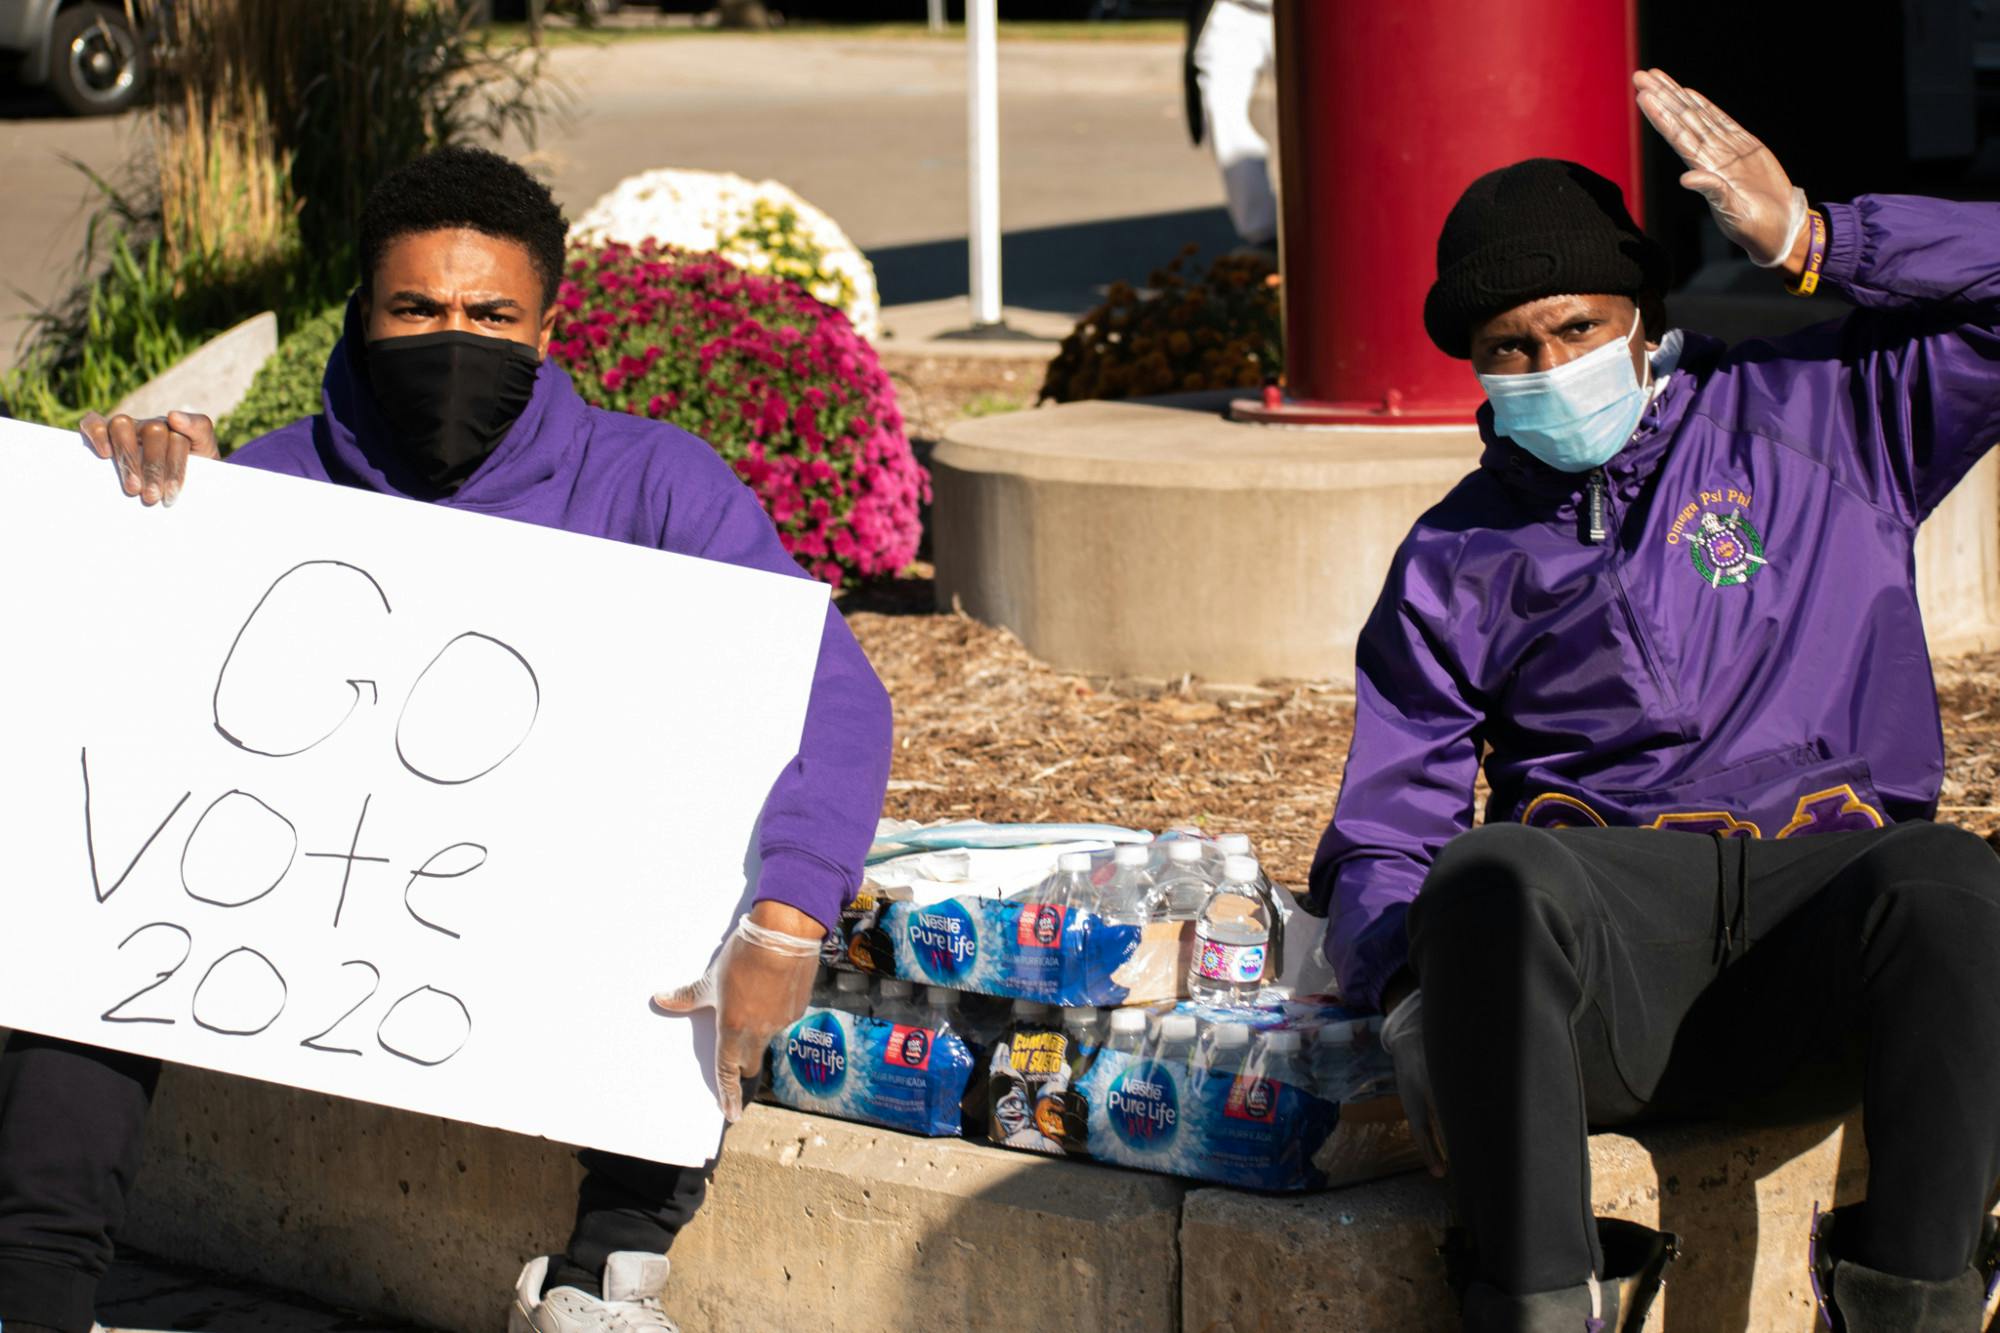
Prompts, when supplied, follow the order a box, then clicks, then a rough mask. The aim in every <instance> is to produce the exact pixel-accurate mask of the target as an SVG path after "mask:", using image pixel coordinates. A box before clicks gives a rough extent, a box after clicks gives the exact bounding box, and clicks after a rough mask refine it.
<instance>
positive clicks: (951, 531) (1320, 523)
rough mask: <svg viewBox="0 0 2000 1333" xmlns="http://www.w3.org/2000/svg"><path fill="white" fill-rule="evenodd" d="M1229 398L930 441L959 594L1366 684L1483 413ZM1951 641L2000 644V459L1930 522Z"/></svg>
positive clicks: (1148, 660) (1065, 663) (1216, 671)
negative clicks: (1230, 413) (1349, 408)
mask: <svg viewBox="0 0 2000 1333" xmlns="http://www.w3.org/2000/svg"><path fill="white" fill-rule="evenodd" d="M1221 402H1222V399H1220V398H1217V397H1215V396H1212V395H1210V396H1201V397H1189V398H1184V399H1163V400H1156V401H1151V402H1087V403H1071V404H1066V405H1064V406H1060V407H1054V408H1045V409H1041V410H1037V411H1030V412H1017V413H1012V414H1009V415H1006V416H998V417H988V418H984V419H980V420H975V421H965V422H960V423H959V424H957V425H955V426H953V427H952V428H951V429H950V430H949V431H948V432H947V433H946V436H945V439H944V441H943V443H941V444H940V445H939V446H938V448H937V451H936V453H935V454H934V455H933V458H932V463H931V468H932V482H933V486H934V488H935V492H936V502H935V507H934V509H933V511H932V513H933V518H932V538H931V545H932V549H933V552H934V554H935V558H936V564H937V589H938V601H939V605H940V606H941V607H954V606H956V607H960V608H962V609H963V610H964V611H965V612H966V613H967V614H969V615H972V616H974V617H976V618H978V619H980V620H983V621H986V622H987V623H988V624H994V625H1003V626H1005V627H1006V628H1008V629H1010V630H1012V631H1013V632H1014V633H1015V635H1017V636H1018V637H1019V638H1020V640H1021V642H1022V643H1023V644H1024V645H1025V646H1026V647H1027V649H1028V651H1029V652H1031V653H1033V654H1034V655H1035V656H1037V657H1039V658H1041V659H1042V660H1044V661H1046V662H1048V663H1049V664H1050V665H1052V666H1054V667H1056V668H1058V669H1059V670H1064V671H1076V672H1081V673H1085V674H1089V675H1110V676H1138V677H1153V678H1158V679H1165V680H1177V679H1179V678H1180V677H1181V676H1182V675H1183V674H1184V673H1192V674H1193V675H1195V676H1198V677H1200V678H1202V679H1204V680H1207V681H1211V682H1218V683H1229V684H1254V683H1255V682H1257V681H1260V680H1268V679H1272V678H1284V677H1289V678H1298V679H1307V680H1330V681H1335V682H1338V683H1341V684H1347V685H1351V684H1352V683H1353V680H1354V643H1355V639H1356V637H1357V636H1358V635H1359V633H1360V630H1361V626H1362V624H1363V622H1364V621H1366V619H1367V617H1368V612H1369V610H1370V608H1372V607H1373V605H1374V602H1375V597H1376V594H1377V593H1378V592H1379V591H1380V590H1381V586H1382V579H1383V576H1384V574H1385V573H1386V572H1387V570H1388V568H1389V560H1390V557H1391V556H1392V555H1393V554H1394V552H1395V550H1396V548H1397V546H1398V545H1399V544H1401V542H1402V540H1403V538H1404V536H1405V535H1406V534H1407V533H1408V532H1409V529H1410V525H1411V524H1412V523H1413V522H1415V521H1416V519H1417V517H1418V515H1420V514H1422V513H1423V511H1424V510H1426V509H1428V508H1429V507H1430V506H1431V505H1432V504H1434V503H1436V502H1437V501H1438V500H1439V499H1440V498H1441V497H1442V496H1443V495H1444V494H1445V492H1446V491H1447V490H1449V489H1450V488H1451V486H1452V485H1453V484H1454V483H1455V482H1457V481H1458V479H1459V478H1460V477H1462V476H1464V475H1465V474H1466V473H1467V472H1468V471H1470V470H1471V469H1472V468H1473V467H1474V466H1475V465H1476V464H1477V462H1478V458H1479V448H1480V446H1479V440H1478V436H1477V434H1476V433H1475V432H1474V431H1473V430H1472V429H1471V428H1469V427H1451V428H1443V429H1412V428H1400V429H1393V430H1389V429H1381V428H1369V427H1354V428H1336V429H1331V430H1292V429H1285V428H1280V427H1269V426H1245V425H1237V424H1234V423H1232V422H1229V421H1227V420H1224V419H1223V418H1222V417H1221V415H1220V414H1219V408H1220V405H1221ZM1917 588H1918V594H1919V597H1920V599H1921V601H1922V604H1923V611H1924V619H1925V623H1926V625H1927V626H1928V629H1929V634H1930V641H1931V647H1932V650H1933V651H1934V652H1939V653H1949V652H1957V651H1963V650H1967V649H1971V648H1976V647H1982V646H1989V645H1991V644H1993V643H1996V642H2000V458H1995V457H1993V456H1991V455H1989V456H1988V457H1987V458H1986V459H1985V460H1984V461H1983V462H1981V463H1980V464H1979V466H1978V467H1976V468H1974V469H1973V471H1972V472H1971V473H1970V474H1969V475H1968V476H1967V477H1966V479H1965V480H1964V481H1963V482H1962V483H1960V485H1959V487H1958V488H1957V490H1955V491H1954V492H1953V493H1952V495H1951V498H1950V499H1948V500H1947V501H1946V502H1945V503H1944V505H1942V506H1941V507H1940V508H1939V509H1938V511H1937V512H1936V513H1935V514H1933V515H1932V516H1931V518H1930V520H1929V521H1928V522H1927V523H1925V525H1924V527H1923V529H1922V530H1921V532H1920V533H1919V536H1918V541H1917Z"/></svg>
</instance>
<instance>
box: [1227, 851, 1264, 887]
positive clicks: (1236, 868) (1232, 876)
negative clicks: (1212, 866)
mask: <svg viewBox="0 0 2000 1333" xmlns="http://www.w3.org/2000/svg"><path fill="white" fill-rule="evenodd" d="M1258 874H1259V872H1258V870H1257V858H1256V857H1254V856H1232V857H1230V858H1229V859H1228V860H1226V861H1224V862H1223V863H1222V877H1223V878H1224V879H1226V880H1228V881H1229V882H1230V883H1231V884H1255V883H1256V882H1257V879H1258Z"/></svg>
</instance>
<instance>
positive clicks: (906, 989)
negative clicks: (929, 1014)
mask: <svg viewBox="0 0 2000 1333" xmlns="http://www.w3.org/2000/svg"><path fill="white" fill-rule="evenodd" d="M916 990H917V988H916V987H915V986H913V985H911V984H910V983H909V982H907V981H899V980H897V979H896V978H894V977H884V978H883V979H882V984H881V986H880V987H879V988H878V989H877V990H876V992H875V1017H877V1018H879V1019H881V1020H882V1021H883V1022H885V1023H898V1024H901V1025H902V1026H903V1027H906V1028H920V1027H923V1026H924V1014H923V1011H922V1010H920V1009H918V1008H917V1001H916Z"/></svg>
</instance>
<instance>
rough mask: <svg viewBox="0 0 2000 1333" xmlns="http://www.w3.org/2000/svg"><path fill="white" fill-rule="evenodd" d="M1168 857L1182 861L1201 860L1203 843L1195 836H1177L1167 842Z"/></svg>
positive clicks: (1170, 859) (1171, 859)
mask: <svg viewBox="0 0 2000 1333" xmlns="http://www.w3.org/2000/svg"><path fill="white" fill-rule="evenodd" d="M1167 859H1168V860H1169V861H1180V862H1186V861H1199V860H1201V844H1200V843H1198V842H1196V841H1195V840H1194V839H1193V838H1175V839H1174V840H1173V841H1172V842H1170V843H1168V844H1167Z"/></svg>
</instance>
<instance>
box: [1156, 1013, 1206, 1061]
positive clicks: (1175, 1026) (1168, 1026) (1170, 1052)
mask: <svg viewBox="0 0 2000 1333" xmlns="http://www.w3.org/2000/svg"><path fill="white" fill-rule="evenodd" d="M1197 1034H1198V1028H1197V1025H1196V1023H1195V1021H1194V1015H1193V1014H1164V1015H1162V1016H1161V1018H1160V1022H1159V1025H1158V1028H1157V1029H1156V1031H1155V1033H1154V1037H1153V1058H1154V1059H1155V1060H1158V1061H1159V1062H1160V1063H1161V1064H1163V1065H1169V1066H1178V1067H1180V1068H1182V1069H1185V1068H1187V1066H1188V1063H1189V1060H1190V1058H1191V1057H1192V1056H1193V1055H1194V1043H1195V1037H1196V1036H1197Z"/></svg>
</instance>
